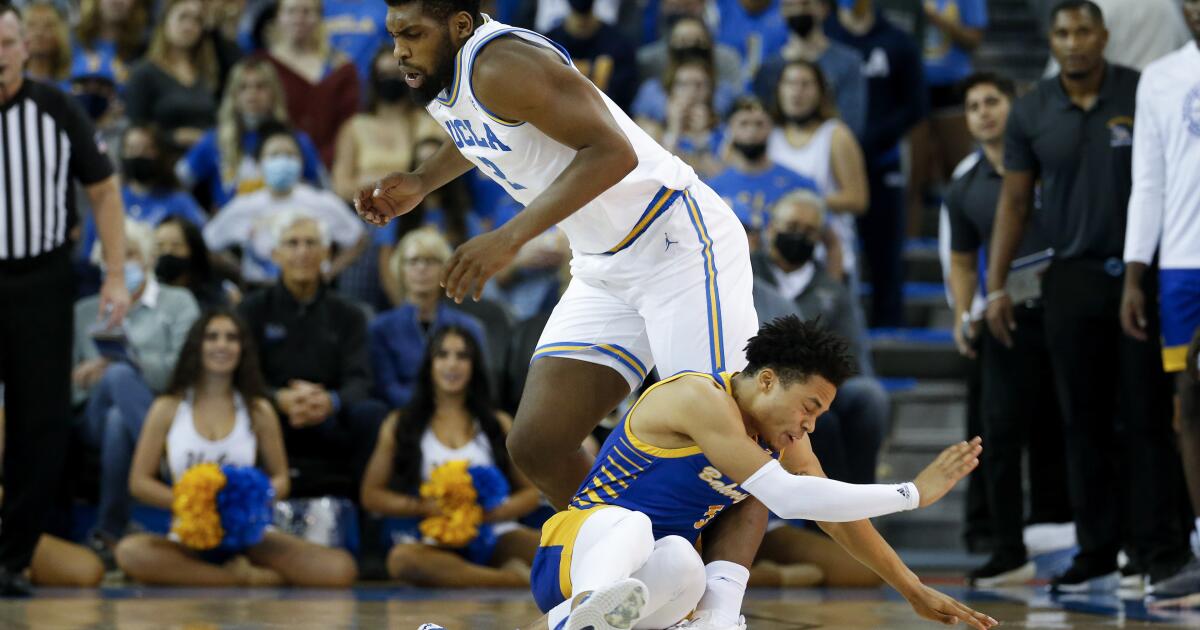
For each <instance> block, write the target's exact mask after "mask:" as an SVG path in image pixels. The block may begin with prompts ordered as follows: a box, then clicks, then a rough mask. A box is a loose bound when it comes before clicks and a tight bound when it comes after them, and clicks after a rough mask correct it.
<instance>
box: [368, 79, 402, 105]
mask: <svg viewBox="0 0 1200 630" xmlns="http://www.w3.org/2000/svg"><path fill="white" fill-rule="evenodd" d="M406 94H408V84H407V83H405V82H404V79H400V78H396V77H384V78H382V79H380V80H378V81H376V82H375V96H378V97H379V100H381V101H383V102H385V103H395V102H396V101H399V100H403V99H404V96H405V95H406Z"/></svg>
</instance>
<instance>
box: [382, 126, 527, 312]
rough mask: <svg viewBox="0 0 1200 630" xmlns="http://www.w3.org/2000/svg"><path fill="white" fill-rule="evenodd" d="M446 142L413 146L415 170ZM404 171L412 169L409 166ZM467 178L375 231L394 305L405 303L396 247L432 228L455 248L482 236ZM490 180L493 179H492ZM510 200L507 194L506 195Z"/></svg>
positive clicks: (435, 140)
mask: <svg viewBox="0 0 1200 630" xmlns="http://www.w3.org/2000/svg"><path fill="white" fill-rule="evenodd" d="M443 142H444V141H443V140H442V139H441V138H440V137H438V138H424V139H422V140H420V141H418V142H417V145H416V146H415V147H413V154H412V160H411V161H410V162H409V163H410V164H411V165H412V166H413V167H416V166H417V165H418V164H421V163H422V162H424V161H425V160H427V159H429V157H430V156H432V155H433V154H434V153H436V152H437V150H438V149H439V148H440V147H441V146H442V143H443ZM403 170H411V169H409V168H408V167H405V169H403ZM464 180H465V177H457V178H455V179H453V180H451V181H450V182H449V183H448V184H446V185H445V186H442V187H441V188H439V189H437V190H435V191H433V192H431V193H429V194H428V195H425V197H424V198H423V199H422V200H421V203H419V204H417V207H415V208H413V209H412V210H410V211H409V212H407V213H405V214H404V215H402V216H400V217H399V218H397V219H396V220H395V221H392V222H390V223H388V224H387V225H385V226H383V227H382V228H380V229H379V230H377V231H376V232H375V236H374V239H375V243H376V244H377V245H379V254H378V258H379V278H380V282H381V283H382V284H383V290H384V293H386V294H387V296H388V300H389V301H390V303H391V305H392V306H399V305H401V304H403V303H404V297H403V296H402V295H401V292H400V287H401V286H402V283H401V282H400V279H399V278H398V277H397V276H396V275H395V274H394V273H393V272H394V269H393V268H392V264H391V260H392V255H393V254H394V253H395V251H396V244H397V243H398V242H399V241H400V239H401V238H403V237H404V236H405V235H407V234H408V233H409V232H412V231H413V230H415V229H417V228H419V227H421V226H424V225H431V226H433V227H434V228H436V229H437V230H438V231H439V232H441V233H442V236H444V237H445V238H446V240H447V241H448V242H449V243H450V244H451V245H452V246H453V245H458V244H461V243H463V242H465V241H466V240H467V239H468V238H470V237H473V236H475V235H476V234H480V233H482V232H483V231H484V230H483V226H482V225H480V224H479V222H478V219H475V220H472V217H473V216H475V215H473V214H472V213H471V208H470V199H469V198H468V196H469V195H468V192H467V189H466V182H465V181H464ZM489 181H490V180H489ZM505 196H506V197H507V196H508V195H507V193H506V194H505Z"/></svg>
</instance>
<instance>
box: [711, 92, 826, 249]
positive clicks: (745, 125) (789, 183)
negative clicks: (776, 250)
mask: <svg viewBox="0 0 1200 630" xmlns="http://www.w3.org/2000/svg"><path fill="white" fill-rule="evenodd" d="M772 128H773V124H772V121H771V116H770V115H769V114H768V113H767V111H766V110H765V109H764V108H763V105H762V103H760V102H759V101H758V100H757V99H755V98H753V97H749V96H745V97H742V98H740V99H738V100H737V101H736V102H735V103H734V105H733V111H732V112H731V113H730V114H729V124H728V129H729V147H728V148H727V149H726V159H725V164H726V165H727V166H726V167H725V170H723V171H721V172H720V173H718V174H717V175H716V176H715V177H713V178H712V179H709V180H708V185H709V186H711V187H712V189H713V190H714V191H716V193H717V194H718V195H721V198H722V199H724V200H725V203H727V204H729V207H731V208H733V211H734V212H735V213H736V214H737V215H738V219H739V220H741V222H742V225H744V226H746V231H747V232H748V234H749V237H750V250H751V251H756V250H757V249H758V248H759V246H760V241H761V238H762V231H763V230H764V229H766V227H767V222H768V221H769V219H770V215H769V214H768V212H767V211H768V209H769V208H770V207H771V206H774V205H775V202H776V201H778V200H779V198H780V197H783V196H784V195H786V194H787V193H789V192H791V191H793V190H798V189H808V190H813V191H816V190H817V185H816V182H814V181H813V180H811V179H809V178H807V177H805V176H803V175H801V174H799V173H797V172H795V171H793V170H790V169H787V168H785V167H783V166H780V165H779V164H778V163H777V162H775V161H774V160H772V159H771V158H770V157H768V156H767V139H768V138H769V137H770V136H771V131H772Z"/></svg>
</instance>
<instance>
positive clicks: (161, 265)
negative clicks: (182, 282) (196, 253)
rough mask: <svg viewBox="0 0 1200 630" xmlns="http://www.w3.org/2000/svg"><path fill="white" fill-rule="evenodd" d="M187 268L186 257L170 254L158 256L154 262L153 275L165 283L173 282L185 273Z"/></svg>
mask: <svg viewBox="0 0 1200 630" xmlns="http://www.w3.org/2000/svg"><path fill="white" fill-rule="evenodd" d="M187 270H188V259H186V258H180V257H179V256H173V255H171V254H163V255H162V256H159V257H158V262H156V263H154V275H155V276H157V277H158V279H159V280H160V281H162V282H165V283H167V284H175V281H176V280H178V279H179V278H180V277H182V276H183V274H185V273H187Z"/></svg>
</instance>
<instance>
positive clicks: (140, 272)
mask: <svg viewBox="0 0 1200 630" xmlns="http://www.w3.org/2000/svg"><path fill="white" fill-rule="evenodd" d="M144 282H146V270H145V269H142V266H141V265H140V264H138V263H136V262H134V261H132V260H127V261H125V288H126V289H128V290H129V292H130V293H133V292H135V291H137V290H138V289H140V288H142V284H143V283H144Z"/></svg>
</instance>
